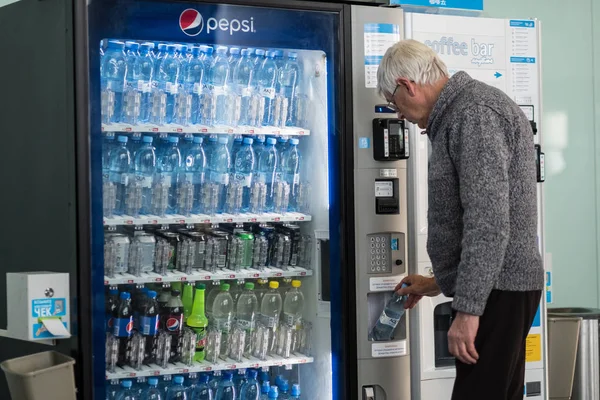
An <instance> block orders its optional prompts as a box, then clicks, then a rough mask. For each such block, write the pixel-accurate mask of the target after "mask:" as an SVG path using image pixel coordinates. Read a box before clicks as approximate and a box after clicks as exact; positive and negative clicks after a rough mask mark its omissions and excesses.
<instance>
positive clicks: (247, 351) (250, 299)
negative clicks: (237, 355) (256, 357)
mask: <svg viewBox="0 0 600 400" xmlns="http://www.w3.org/2000/svg"><path fill="white" fill-rule="evenodd" d="M235 311H236V312H235V315H236V323H237V324H238V326H240V327H241V328H242V329H244V330H245V331H246V346H245V348H244V356H245V357H250V355H251V354H252V339H251V338H252V334H253V332H254V327H255V324H256V317H257V314H258V299H257V297H256V294H255V293H254V283H252V282H246V283H245V284H244V290H243V291H242V293H241V294H240V297H238V299H237V302H236V310H235Z"/></svg>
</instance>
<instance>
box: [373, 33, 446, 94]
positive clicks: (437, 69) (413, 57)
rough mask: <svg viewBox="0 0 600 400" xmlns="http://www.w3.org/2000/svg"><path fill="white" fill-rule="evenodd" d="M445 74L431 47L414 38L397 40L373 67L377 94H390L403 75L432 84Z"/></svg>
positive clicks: (444, 67)
mask: <svg viewBox="0 0 600 400" xmlns="http://www.w3.org/2000/svg"><path fill="white" fill-rule="evenodd" d="M447 77H449V74H448V68H447V67H446V64H444V62H443V61H442V60H441V59H440V57H439V56H438V55H437V54H436V52H435V51H433V50H432V49H431V48H429V47H428V46H426V45H425V44H423V43H421V42H418V41H416V40H412V39H407V40H401V41H399V42H398V43H396V44H395V45H393V46H392V47H390V48H389V49H388V50H387V51H386V52H385V55H384V56H383V59H382V60H381V63H380V64H379V68H378V69H377V90H378V91H379V94H380V95H382V96H384V95H385V94H388V95H391V94H392V93H393V91H394V89H395V88H396V85H397V83H396V81H397V80H398V78H406V79H409V80H411V81H414V82H415V83H416V84H418V85H432V84H434V83H436V82H437V81H439V80H440V79H442V78H447Z"/></svg>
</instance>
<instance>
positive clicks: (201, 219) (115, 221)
mask: <svg viewBox="0 0 600 400" xmlns="http://www.w3.org/2000/svg"><path fill="white" fill-rule="evenodd" d="M311 219H312V217H311V216H310V215H308V214H303V213H296V212H286V213H284V214H275V213H264V214H238V215H233V214H216V215H213V216H210V215H191V216H188V217H186V216H183V215H165V216H164V217H158V216H156V215H143V216H139V217H131V216H127V215H119V216H113V217H110V218H104V226H137V225H172V224H180V225H183V224H227V223H238V224H239V223H263V222H307V221H310V220H311Z"/></svg>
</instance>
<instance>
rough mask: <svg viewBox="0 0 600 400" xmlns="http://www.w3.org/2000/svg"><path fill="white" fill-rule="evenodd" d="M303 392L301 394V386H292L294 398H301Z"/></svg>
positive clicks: (295, 384)
mask: <svg viewBox="0 0 600 400" xmlns="http://www.w3.org/2000/svg"><path fill="white" fill-rule="evenodd" d="M300 394H301V392H300V385H298V384H297V383H294V385H292V396H296V397H298V396H300Z"/></svg>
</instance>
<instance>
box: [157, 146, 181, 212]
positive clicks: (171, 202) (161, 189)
mask: <svg viewBox="0 0 600 400" xmlns="http://www.w3.org/2000/svg"><path fill="white" fill-rule="evenodd" d="M178 143H179V138H177V137H174V136H171V137H169V145H170V147H169V148H167V149H166V150H165V151H164V152H163V153H162V154H161V155H160V156H159V157H158V166H157V176H156V177H155V180H156V182H155V192H154V196H155V199H154V200H155V201H154V205H155V211H156V214H157V215H164V214H165V213H166V212H168V213H169V214H172V213H174V212H175V210H176V207H177V175H178V173H179V169H180V168H181V153H180V152H179V148H178V147H177V144H178ZM165 195H166V196H165Z"/></svg>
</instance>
